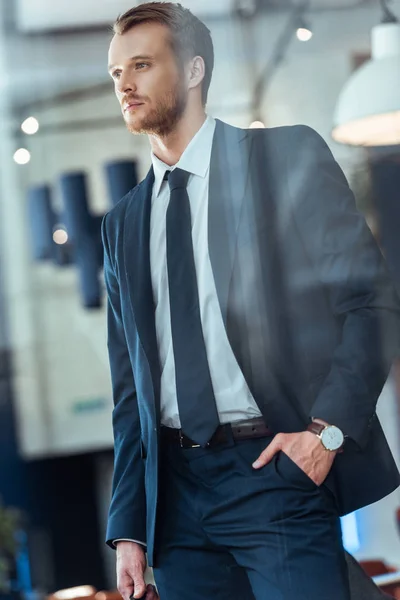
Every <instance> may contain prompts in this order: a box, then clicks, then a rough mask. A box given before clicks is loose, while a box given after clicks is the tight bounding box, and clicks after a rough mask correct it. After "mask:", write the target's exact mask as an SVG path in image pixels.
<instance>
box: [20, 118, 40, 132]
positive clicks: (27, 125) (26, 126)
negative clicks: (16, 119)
mask: <svg viewBox="0 0 400 600" xmlns="http://www.w3.org/2000/svg"><path fill="white" fill-rule="evenodd" d="M21 129H22V131H23V132H24V133H26V134H27V135H33V134H34V133H37V132H38V131H39V121H38V120H37V119H35V117H28V118H27V119H25V121H24V122H23V123H22V125H21Z"/></svg>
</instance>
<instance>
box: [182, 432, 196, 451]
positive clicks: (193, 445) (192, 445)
mask: <svg viewBox="0 0 400 600" xmlns="http://www.w3.org/2000/svg"><path fill="white" fill-rule="evenodd" d="M179 445H180V447H181V448H183V449H184V450H185V449H186V450H187V449H189V448H200V447H201V446H200V444H191V445H190V446H189V445H188V446H185V445H184V437H183V433H182V429H179Z"/></svg>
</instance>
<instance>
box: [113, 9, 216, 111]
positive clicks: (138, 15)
mask: <svg viewBox="0 0 400 600" xmlns="http://www.w3.org/2000/svg"><path fill="white" fill-rule="evenodd" d="M141 23H161V24H162V25H165V26H166V27H168V29H169V31H170V33H171V43H172V49H173V51H174V53H175V56H176V58H177V60H178V62H179V64H180V65H183V64H184V63H185V61H187V60H190V59H191V58H194V57H195V56H201V57H202V58H203V60H204V64H205V75H204V79H203V81H202V90H201V92H202V101H203V105H204V106H205V104H206V102H207V96H208V90H209V87H210V83H211V76H212V72H213V68H214V48H213V43H212V39H211V34H210V31H209V29H208V28H207V27H206V26H205V25H204V23H203V22H202V21H200V19H198V18H197V17H195V16H194V15H193V14H192V13H191V12H190V10H189V9H187V8H184V7H183V6H182V5H181V4H175V3H173V2H146V3H145V4H140V5H139V6H136V7H134V8H131V9H130V10H127V11H126V12H125V13H124V14H123V15H120V16H119V17H118V18H117V20H116V21H115V23H114V25H113V31H114V33H115V34H116V35H123V34H124V33H126V32H127V31H129V30H130V29H132V28H133V27H135V26H136V25H140V24H141Z"/></svg>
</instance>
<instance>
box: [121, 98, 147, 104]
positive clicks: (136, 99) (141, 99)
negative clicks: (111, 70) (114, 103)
mask: <svg viewBox="0 0 400 600" xmlns="http://www.w3.org/2000/svg"><path fill="white" fill-rule="evenodd" d="M133 102H144V98H139V97H138V96H126V97H125V98H123V100H122V105H123V106H128V104H132V103H133Z"/></svg>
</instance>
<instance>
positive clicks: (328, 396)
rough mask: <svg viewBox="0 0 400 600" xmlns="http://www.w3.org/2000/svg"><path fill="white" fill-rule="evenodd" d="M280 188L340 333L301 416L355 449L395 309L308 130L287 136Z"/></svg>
mask: <svg viewBox="0 0 400 600" xmlns="http://www.w3.org/2000/svg"><path fill="white" fill-rule="evenodd" d="M287 181H288V186H289V196H290V198H291V202H292V204H293V209H294V210H293V214H294V218H295V222H296V225H297V228H298V231H299V235H300V238H301V239H302V242H303V244H304V247H305V250H306V253H307V254H308V256H309V259H310V263H311V265H312V268H314V270H315V273H316V277H317V278H318V279H319V281H320V284H321V285H322V286H323V288H325V292H326V294H327V298H328V302H329V304H330V307H331V310H332V311H333V314H334V316H335V317H336V318H337V319H338V320H339V322H340V324H341V331H342V336H341V339H340V341H339V343H338V345H337V347H336V350H335V353H334V356H333V361H332V365H331V369H330V372H329V374H328V375H327V377H326V379H325V381H324V383H323V385H322V388H321V390H320V392H319V394H318V396H317V398H316V401H315V403H314V405H313V407H312V409H311V412H310V415H309V416H310V417H318V418H320V419H324V420H325V421H327V422H328V423H331V424H333V425H337V426H338V427H340V428H341V429H342V431H343V432H344V433H345V434H346V435H348V436H349V437H350V438H352V439H353V440H354V441H355V442H356V443H357V444H358V445H359V446H360V447H363V446H364V445H365V444H366V443H367V441H368V433H369V427H370V424H371V423H372V420H373V419H374V415H375V409H376V403H377V400H378V397H379V395H380V392H381V390H382V387H383V385H384V383H385V381H386V378H387V376H388V372H389V370H390V366H391V364H392V361H393V358H394V356H395V355H396V353H397V352H398V340H399V331H400V328H399V323H400V312H399V301H398V298H397V295H396V292H395V290H394V287H393V284H392V282H391V280H390V277H389V275H388V272H387V269H386V265H385V261H384V259H383V257H382V254H381V252H380V250H379V248H378V246H377V244H376V243H375V240H374V239H373V236H372V234H371V232H370V230H369V228H368V226H367V225H366V222H365V220H364V218H363V217H362V215H361V214H360V213H359V212H358V211H357V209H356V205H355V201H354V196H353V194H352V192H351V190H350V188H349V186H348V183H347V181H346V178H345V176H344V174H343V172H342V170H341V169H340V167H339V166H338V164H337V163H336V161H335V160H334V158H333V156H332V154H331V152H330V150H329V148H328V146H327V144H326V143H325V142H324V141H323V139H322V138H321V137H320V136H319V135H318V134H317V133H316V132H315V131H313V130H312V129H310V128H309V127H306V126H296V127H294V128H292V139H291V144H290V150H289V160H288V174H287Z"/></svg>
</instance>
